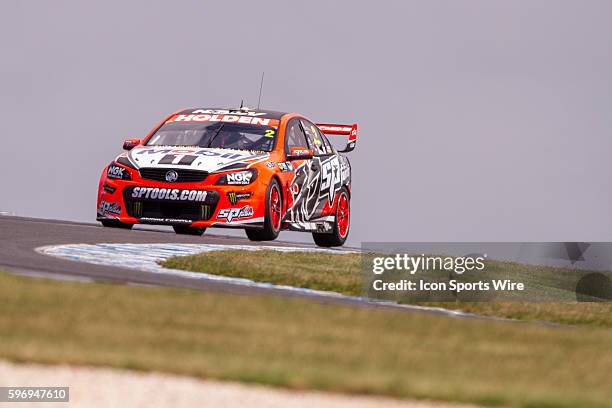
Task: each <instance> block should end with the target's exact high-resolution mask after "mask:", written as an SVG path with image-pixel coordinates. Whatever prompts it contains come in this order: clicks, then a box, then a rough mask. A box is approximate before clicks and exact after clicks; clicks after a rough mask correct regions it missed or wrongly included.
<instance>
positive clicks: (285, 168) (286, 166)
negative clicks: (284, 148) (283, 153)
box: [278, 161, 294, 173]
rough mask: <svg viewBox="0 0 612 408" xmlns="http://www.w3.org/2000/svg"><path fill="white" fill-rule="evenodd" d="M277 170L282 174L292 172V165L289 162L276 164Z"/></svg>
mask: <svg viewBox="0 0 612 408" xmlns="http://www.w3.org/2000/svg"><path fill="white" fill-rule="evenodd" d="M278 168H279V169H281V171H282V172H283V173H284V172H286V171H293V170H294V169H293V164H292V163H291V162H288V161H287V162H282V163H278Z"/></svg>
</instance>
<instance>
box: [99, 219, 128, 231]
mask: <svg viewBox="0 0 612 408" xmlns="http://www.w3.org/2000/svg"><path fill="white" fill-rule="evenodd" d="M100 222H101V223H102V225H103V226H104V227H106V228H122V229H132V227H133V226H134V224H126V223H124V222H121V221H116V220H101V221H100Z"/></svg>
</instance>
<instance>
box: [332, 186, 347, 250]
mask: <svg viewBox="0 0 612 408" xmlns="http://www.w3.org/2000/svg"><path fill="white" fill-rule="evenodd" d="M343 195H345V196H346V204H347V206H348V225H347V226H346V234H345V235H344V236H342V235H340V227H339V225H338V213H339V212H340V199H341V198H342V196H343ZM350 232H351V199H350V198H349V195H348V191H347V189H346V187H342V189H340V192H339V193H338V201H337V203H336V220H335V221H334V235H335V236H336V238H337V239H338V241H341V242H342V244H344V242H345V241H346V238H347V237H348V236H349V233H350ZM342 244H341V245H342Z"/></svg>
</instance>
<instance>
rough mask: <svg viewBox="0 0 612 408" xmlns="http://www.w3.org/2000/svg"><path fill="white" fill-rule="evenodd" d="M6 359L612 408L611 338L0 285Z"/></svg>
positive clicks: (282, 301) (188, 294)
mask: <svg viewBox="0 0 612 408" xmlns="http://www.w3.org/2000/svg"><path fill="white" fill-rule="evenodd" d="M0 298H1V299H2V302H1V303H0V305H1V306H0V310H1V313H0V358H4V359H9V360H13V361H33V362H41V363H69V364H80V365H98V366H113V367H120V368H130V369H136V370H157V371H164V372H171V373H179V374H187V375H192V376H197V377H203V378H217V379H222V380H237V381H245V382H255V383H262V384H268V385H275V386H282V387H290V388H295V389H319V390H333V391H340V392H348V393H368V394H382V395H389V396H394V397H400V398H401V397H411V398H430V399H434V400H447V401H459V402H473V403H480V404H488V405H512V406H519V407H578V406H580V407H611V406H612V376H610V375H609V373H610V372H611V371H612V351H611V348H610V345H612V331H611V330H608V329H602V328H590V327H580V328H577V327H574V328H571V327H557V328H551V327H545V326H541V325H535V324H530V323H508V322H495V321H483V320H479V319H457V318H449V317H445V316H438V315H431V314H422V313H406V312H390V311H381V310H371V309H363V308H347V307H338V306H328V305H320V304H317V303H312V302H308V301H305V300H300V299H286V298H279V297H265V296H235V295H229V294H219V293H207V292H195V291H188V290H178V289H168V288H143V287H131V286H118V285H108V284H78V283H68V282H53V281H47V280H42V279H28V278H22V277H14V276H9V275H4V274H0Z"/></svg>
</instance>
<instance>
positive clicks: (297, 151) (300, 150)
mask: <svg viewBox="0 0 612 408" xmlns="http://www.w3.org/2000/svg"><path fill="white" fill-rule="evenodd" d="M308 159H312V150H310V149H307V148H306V147H292V148H291V151H290V152H289V154H288V155H287V160H308Z"/></svg>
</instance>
